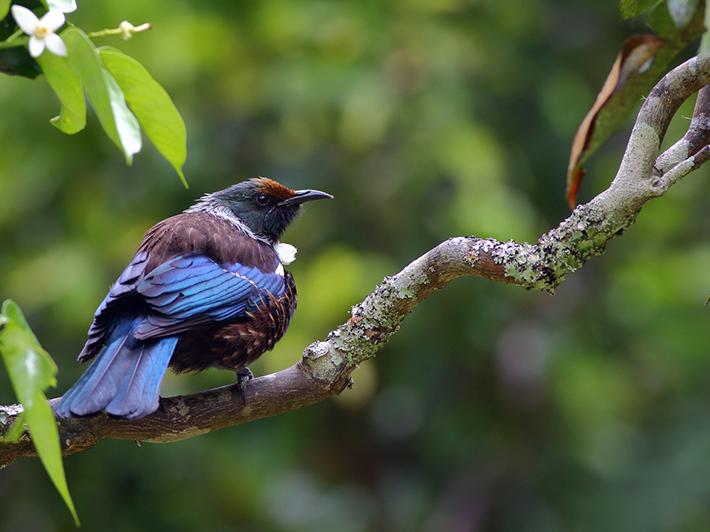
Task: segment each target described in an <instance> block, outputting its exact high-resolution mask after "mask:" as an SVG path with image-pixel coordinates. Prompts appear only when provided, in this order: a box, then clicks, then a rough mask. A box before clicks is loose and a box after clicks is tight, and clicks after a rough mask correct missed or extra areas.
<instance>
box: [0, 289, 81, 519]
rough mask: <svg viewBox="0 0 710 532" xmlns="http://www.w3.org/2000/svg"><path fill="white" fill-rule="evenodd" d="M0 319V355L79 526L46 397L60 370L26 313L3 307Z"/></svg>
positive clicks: (34, 437) (34, 440)
mask: <svg viewBox="0 0 710 532" xmlns="http://www.w3.org/2000/svg"><path fill="white" fill-rule="evenodd" d="M0 318H2V329H1V330H0V355H2V359H3V361H4V362H5V366H6V367H7V372H8V375H9V377H10V382H11V383H12V388H13V389H14V391H15V394H16V395H17V398H18V399H19V401H20V402H21V403H22V406H23V409H24V421H25V423H27V425H28V427H29V431H30V435H31V436H32V443H33V444H34V446H35V449H37V454H38V455H39V458H40V460H41V461H42V465H44V468H45V469H46V471H47V474H48V475H49V478H50V479H51V480H52V483H53V484H54V486H55V487H56V488H57V491H58V492H59V494H60V495H61V497H62V499H64V502H65V503H66V505H67V507H68V508H69V511H70V512H71V514H72V516H73V517H74V521H75V522H76V524H77V525H78V524H79V518H78V517H77V514H76V510H75V508H74V503H73V502H72V499H71V496H70V495H69V488H68V486H67V481H66V477H65V475H64V466H63V464H62V453H61V447H60V444H59V431H58V430H57V423H56V420H55V418H54V413H53V412H52V409H51V407H50V406H49V402H48V401H47V398H46V397H45V395H44V390H45V389H46V388H48V387H49V386H55V385H56V378H55V376H56V374H57V366H56V365H55V364H54V361H53V360H52V358H51V357H50V356H49V354H48V353H47V352H46V351H45V350H44V349H42V346H40V345H39V342H38V341H37V338H36V337H35V335H34V334H33V333H32V330H31V329H30V327H29V325H28V324H27V320H26V319H25V317H24V316H23V315H22V311H21V310H20V308H19V307H18V306H17V305H16V304H15V303H14V302H13V301H10V300H7V301H5V303H3V306H2V313H1V314H0ZM18 421H19V420H18ZM13 430H15V427H14V426H13V427H12V429H11V431H13Z"/></svg>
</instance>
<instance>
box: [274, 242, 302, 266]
mask: <svg viewBox="0 0 710 532" xmlns="http://www.w3.org/2000/svg"><path fill="white" fill-rule="evenodd" d="M274 250H276V254H277V255H278V256H279V260H280V261H281V264H283V265H285V266H288V265H289V264H291V263H292V262H293V261H295V260H296V253H297V252H298V250H297V249H296V248H295V247H294V246H292V245H291V244H285V243H284V242H277V243H276V244H274Z"/></svg>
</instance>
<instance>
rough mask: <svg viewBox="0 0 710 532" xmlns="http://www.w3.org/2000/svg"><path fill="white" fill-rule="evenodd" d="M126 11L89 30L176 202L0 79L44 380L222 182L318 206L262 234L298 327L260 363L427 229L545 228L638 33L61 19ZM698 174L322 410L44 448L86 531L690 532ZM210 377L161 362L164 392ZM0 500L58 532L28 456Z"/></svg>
mask: <svg viewBox="0 0 710 532" xmlns="http://www.w3.org/2000/svg"><path fill="white" fill-rule="evenodd" d="M123 19H128V20H130V21H132V22H133V23H135V24H138V23H140V22H144V21H151V22H153V23H154V29H153V30H152V31H151V32H147V33H144V34H141V35H140V36H137V37H136V38H134V39H133V40H131V41H129V42H126V43H124V42H122V41H121V40H120V39H115V40H113V41H111V40H104V41H101V43H100V44H102V45H103V44H104V43H105V44H108V45H110V46H115V47H117V48H120V49H121V50H123V51H125V52H126V53H128V54H130V55H131V56H133V57H135V58H136V59H138V60H139V61H140V62H141V63H142V64H143V65H144V66H145V67H146V68H147V69H148V71H149V72H150V73H151V75H152V76H153V77H154V78H155V79H156V80H157V81H158V82H159V83H160V84H161V85H162V86H163V87H166V89H167V91H168V92H169V94H170V95H171V96H172V97H173V98H174V100H175V102H176V104H177V106H178V109H179V110H180V111H181V113H182V114H183V117H184V118H185V122H186V123H187V124H188V146H189V158H188V160H187V164H186V166H185V174H186V175H188V176H189V179H190V185H191V189H190V190H185V189H184V188H183V187H182V186H181V185H180V183H179V182H178V181H177V180H176V179H175V176H174V170H173V169H172V168H171V167H170V165H169V164H167V163H166V162H165V161H164V160H163V159H162V157H161V155H160V154H159V152H158V151H157V150H156V149H154V148H153V147H150V146H149V145H147V142H145V140H146V139H144V144H146V145H145V146H144V148H143V150H142V152H141V153H140V154H139V155H138V156H136V157H135V160H134V162H133V166H131V167H126V166H125V164H124V161H123V158H122V157H121V156H120V155H118V154H117V152H116V149H115V147H114V146H113V145H112V143H111V141H110V140H109V139H107V138H106V135H105V134H104V133H103V132H102V131H101V126H100V124H99V122H98V120H97V119H96V116H95V115H94V114H93V112H90V113H89V114H88V125H87V128H86V129H85V130H84V131H81V132H79V133H77V134H76V135H73V136H66V135H63V134H62V133H60V132H59V131H58V130H57V129H56V128H54V127H51V125H49V123H48V120H49V119H50V118H52V117H53V116H55V115H57V110H58V108H59V105H58V101H57V99H56V97H55V96H54V94H53V93H52V91H51V90H50V88H49V87H48V86H47V85H46V84H45V83H40V82H36V81H32V80H28V79H24V78H18V77H13V78H9V77H2V78H0V108H1V109H3V113H2V120H0V146H1V148H0V168H2V172H0V190H2V194H0V242H2V251H0V298H5V297H11V298H13V299H14V300H16V301H17V302H18V303H19V304H20V305H21V306H22V308H23V309H24V310H25V312H26V313H27V318H28V320H29V321H30V323H31V324H32V326H33V328H34V330H35V332H36V333H37V335H38V337H39V338H40V339H41V341H42V345H43V346H44V347H45V349H47V351H48V352H49V353H51V354H52V356H53V357H54V359H55V361H56V362H57V364H58V366H59V373H58V388H57V393H61V392H63V391H64V390H66V388H68V386H69V385H70V384H71V383H72V382H73V381H74V380H75V379H76V378H77V377H78V376H79V374H80V372H81V369H82V368H81V367H80V366H78V365H77V364H76V363H75V362H74V358H75V356H76V354H77V353H78V352H79V351H80V349H81V346H82V343H83V340H84V335H85V332H86V327H87V326H88V323H89V321H90V317H91V314H92V313H93V311H94V309H95V307H96V306H97V305H98V303H99V302H100V301H101V299H102V297H103V296H104V294H105V292H106V290H107V289H108V287H109V285H110V283H111V282H112V281H113V280H114V279H115V277H116V275H117V274H118V273H119V272H120V271H121V269H122V268H123V267H124V266H125V263H126V261H127V260H128V258H129V257H130V255H131V254H132V253H133V251H134V250H135V247H136V245H137V243H138V241H139V240H140V238H141V236H142V234H143V232H144V231H145V229H147V228H148V227H149V226H150V225H151V224H153V223H155V222H156V221H158V220H160V219H162V218H164V217H167V216H169V215H171V214H174V213H175V212H178V211H180V210H182V209H183V208H185V207H186V206H187V205H189V204H190V202H191V201H193V200H194V199H195V198H196V197H197V196H198V195H200V194H201V193H203V192H208V191H213V190H216V189H219V188H222V187H225V186H227V185H229V184H231V183H233V182H234V181H236V180H238V179H240V178H245V177H250V176H254V175H267V176H271V177H275V178H278V179H281V180H283V181H284V182H286V183H288V184H290V185H292V186H295V187H312V188H322V189H324V190H328V191H330V192H333V193H334V194H335V195H336V198H337V199H336V202H337V203H331V204H327V205H326V204H322V205H315V204H314V205H312V206H309V207H308V208H307V209H306V212H305V213H304V215H303V216H302V218H301V219H300V220H299V221H298V222H297V223H296V224H295V225H294V227H293V228H292V229H291V230H290V231H289V233H288V235H287V238H286V239H285V240H286V241H288V242H291V243H293V244H295V245H297V246H298V248H299V259H298V260H297V261H296V262H295V263H294V264H293V265H292V266H291V270H292V271H293V272H294V275H295V276H296V280H297V282H298V286H299V292H300V298H299V311H298V313H297V315H296V318H295V320H294V322H293V325H292V327H291V329H290V331H289V333H288V334H287V336H286V338H285V339H284V340H283V341H282V342H281V343H280V344H279V346H278V347H277V349H276V350H275V351H274V352H273V353H270V354H268V355H267V356H265V357H264V358H263V359H262V360H261V361H260V362H259V363H258V364H256V365H255V366H254V367H253V368H252V369H254V371H255V372H256V373H257V374H258V373H265V372H270V371H273V370H277V369H280V368H283V367H285V366H287V365H289V364H291V363H293V362H294V361H296V360H297V359H298V356H299V354H300V352H301V351H302V349H303V347H304V346H305V345H307V344H308V343H309V342H311V341H312V340H314V339H317V338H320V337H322V336H323V335H324V334H325V333H327V331H328V330H330V329H331V328H332V327H333V326H335V325H337V324H338V323H340V322H342V321H343V320H345V319H346V318H347V311H348V309H349V308H350V306H351V305H352V304H354V303H356V302H357V301H358V300H359V299H360V298H361V297H362V296H363V295H365V294H366V293H367V292H369V291H370V289H371V288H372V287H373V286H374V284H375V283H376V282H377V281H378V280H380V279H381V277H382V276H383V275H385V274H389V273H392V272H394V271H396V270H398V269H399V268H400V267H401V266H403V265H404V264H405V263H407V262H408V261H410V260H411V259H412V258H414V257H415V256H417V255H418V254H420V253H422V252H423V251H425V250H427V249H428V248H430V247H431V246H433V245H434V244H436V243H437V242H439V241H441V240H443V239H444V238H446V237H448V236H450V235H453V234H477V235H481V236H495V237H498V238H503V239H508V238H515V239H519V240H525V239H528V240H530V239H534V238H535V237H536V236H537V235H538V234H539V233H540V232H542V231H544V230H545V229H546V228H548V227H549V226H550V225H551V224H554V223H557V221H559V220H560V219H561V218H562V217H564V216H565V215H566V213H567V209H566V207H565V203H564V198H563V190H564V181H565V178H564V175H565V169H566V166H567V156H568V153H569V145H570V142H571V139H572V136H573V134H574V131H575V129H576V127H577V125H578V123H579V121H580V120H581V119H582V117H583V116H584V114H585V112H586V110H587V109H588V107H589V106H590V105H591V103H592V102H593V101H594V97H595V94H596V91H597V90H598V89H599V88H600V87H601V84H602V83H603V80H604V78H605V77H606V74H607V72H608V70H609V68H610V66H611V63H612V61H613V60H614V58H615V56H616V53H617V51H618V47H619V45H620V44H621V43H622V42H623V39H624V37H625V36H626V35H628V34H629V33H630V32H632V31H643V30H644V29H645V27H644V25H643V23H642V22H640V21H638V20H631V21H621V20H620V17H619V14H618V5H617V4H616V3H615V2H598V1H596V0H565V1H563V0H555V1H553V0H529V1H527V2H525V3H524V4H521V3H518V2H501V1H487V0H482V1H478V2H470V3H469V2H465V1H461V0H393V1H388V2H384V1H376V2H362V1H356V0H351V1H343V2H328V1H293V0H263V1H261V2H247V1H239V2H235V1H227V0H223V1H209V2H207V1H202V2H198V1H186V0H185V1H179V2H175V1H168V0H153V1H151V2H146V1H137V0H126V1H123V2H118V1H109V2H100V3H98V2H96V3H88V2H83V3H82V2H79V11H78V12H77V13H75V14H73V15H72V20H73V21H74V22H75V23H77V25H79V26H80V27H82V28H85V29H86V30H91V29H101V28H105V27H111V26H115V25H116V24H117V23H118V22H119V21H121V20H123ZM112 73H113V74H114V76H115V79H116V82H117V83H118V84H119V86H122V85H121V80H120V79H119V76H118V75H117V74H116V73H115V72H113V71H112ZM126 94H127V99H128V100H129V104H130V96H129V91H126ZM692 103H693V102H688V103H687V104H686V105H685V106H684V107H683V109H682V111H681V113H680V114H679V116H678V117H677V118H676V119H675V120H674V123H673V125H672V126H671V129H670V132H669V137H671V138H673V137H675V138H677V137H678V136H679V135H681V134H682V132H683V128H684V127H686V126H687V123H688V119H687V117H688V116H690V114H691V113H692ZM139 118H140V117H139ZM60 120H61V119H60ZM626 135H627V131H622V132H620V133H618V134H617V135H615V136H613V137H612V138H611V140H610V141H609V142H608V144H606V145H605V146H603V147H602V148H601V149H600V150H599V151H598V152H597V153H596V154H595V156H594V157H593V158H592V159H591V160H590V161H589V162H588V164H587V167H588V169H589V173H588V176H587V179H586V180H585V182H584V184H583V186H582V190H581V196H580V200H581V201H585V200H586V199H589V198H590V197H591V195H592V194H594V193H595V192H597V191H599V190H601V189H602V188H604V187H605V186H606V184H607V183H608V180H609V179H610V178H611V176H612V175H613V174H614V172H615V170H616V166H617V164H618V161H619V159H620V155H621V151H622V149H623V145H624V142H625V139H626ZM157 144H158V143H157V142H156V145H157ZM158 147H159V146H158ZM708 177H709V172H708V170H707V169H703V170H701V171H699V172H697V173H695V174H693V175H691V176H689V177H688V179H687V180H685V181H684V182H683V183H681V184H680V185H679V186H677V187H676V188H674V189H673V190H672V191H671V193H670V194H668V196H667V197H664V198H663V199H662V200H660V201H656V202H653V203H651V204H649V205H648V206H647V208H646V209H645V210H644V212H643V213H642V214H641V216H640V217H639V220H638V223H637V225H636V226H635V227H634V228H633V229H632V230H630V231H629V232H628V233H627V234H625V235H624V236H623V237H622V238H621V239H619V240H617V241H615V242H614V243H613V244H612V245H611V246H610V249H609V251H608V253H607V254H606V255H605V256H604V257H603V258H600V259H595V260H594V261H592V262H591V263H590V264H589V265H588V266H587V267H585V268H584V269H583V270H582V271H580V272H578V273H577V274H575V275H572V276H571V277H570V278H569V280H568V281H567V282H566V283H565V284H564V285H563V286H562V287H561V289H560V290H559V292H558V294H557V295H556V296H554V297H550V296H548V295H544V294H537V293H533V292H526V291H524V290H521V289H518V288H515V287H509V286H503V285H498V284H492V283H489V282H485V281H481V280H470V279H469V280H461V281H457V283H456V285H455V286H454V287H452V288H451V289H448V290H445V291H442V292H440V293H437V294H436V295H435V296H433V297H432V299H431V300H430V301H428V302H427V303H425V304H424V305H422V306H421V307H420V308H419V309H417V312H416V313H415V314H414V315H413V316H412V317H411V318H410V319H408V321H407V322H405V324H404V325H403V327H402V330H401V331H400V333H399V334H398V335H397V336H396V337H395V338H394V339H393V340H392V342H391V343H390V344H388V346H387V347H385V349H384V350H383V351H382V353H381V355H380V356H378V358H377V359H376V360H375V361H373V362H371V363H368V364H365V365H363V367H362V368H360V370H358V372H357V373H356V375H355V387H354V388H353V390H351V391H349V392H347V393H346V394H344V395H343V397H342V398H339V399H337V400H332V401H328V402H326V403H324V404H321V405H317V406H315V407H311V408H308V409H306V410H303V411H300V412H294V413H290V414H288V415H284V416H280V417H278V418H275V419H271V420H265V421H261V422H258V423H253V424H250V425H246V426H242V427H238V428H234V429H227V430H224V431H221V432H217V433H214V434H209V435H205V436H202V437H199V438H196V439H192V440H189V441H185V442H182V443H177V444H172V445H167V446H157V445H150V444H144V445H142V446H141V447H140V448H138V447H136V446H135V445H134V444H133V443H131V442H103V443H102V444H100V445H99V446H98V447H97V448H95V449H93V450H91V451H89V452H86V453H82V454H79V455H76V456H72V457H69V458H67V459H66V461H65V467H66V473H67V479H68V482H69V486H70V488H71V492H72V496H73V498H74V502H75V503H76V507H77V510H78V512H79V515H81V518H82V523H83V525H84V527H85V528H86V529H87V530H100V529H106V530H185V531H187V530H210V531H212V530H215V531H216V530H234V529H238V530H247V531H248V530H253V531H262V530H263V531H281V530H285V531H295V532H300V531H311V530H338V531H345V532H348V531H369V530H378V531H380V530H384V531H400V530H402V531H409V530H430V531H439V530H492V529H496V530H510V531H521V530H522V531H528V530H530V531H533V530H545V531H557V530H559V531H567V530H580V531H587V530H588V531H597V530H623V531H655V530H664V531H665V530H701V529H703V528H704V527H705V526H706V525H707V524H708V522H710V509H709V508H710V507H709V506H708V500H710V481H708V479H709V478H710V414H708V404H709V403H710V378H709V376H710V347H709V344H710V342H709V340H710V336H709V334H708V324H709V323H710V322H709V321H708V320H709V319H710V315H709V314H708V312H709V310H708V307H705V306H703V303H704V301H705V299H706V297H707V295H708V294H709V293H710V277H708V274H707V271H708V264H710V244H709V243H708V239H707V235H708V233H709V231H710V215H709V214H708V212H710V211H709V210H708V203H707V198H709V197H710V181H709V180H708ZM5 379H6V378H5V375H4V374H3V375H2V376H0V401H2V402H11V401H13V400H14V395H13V393H12V391H11V388H10V384H9V382H8V381H7V380H5ZM232 380H233V376H232V375H231V374H229V373H226V372H219V371H211V372H207V373H205V374H203V375H199V376H187V377H179V378H178V377H175V376H171V377H169V378H168V379H167V381H166V383H165V385H164V389H163V391H164V393H165V394H175V393H187V392H192V391H197V390H200V389H204V388H206V387H209V386H214V385H219V384H224V383H227V382H232ZM50 393H51V392H50ZM0 497H1V498H2V500H3V501H6V503H5V504H3V509H2V511H1V512H0V531H3V532H4V531H5V530H8V531H15V530H38V531H44V530H49V531H52V530H73V529H74V525H73V521H72V519H71V517H70V515H69V514H68V513H67V512H66V509H65V508H64V506H63V502H62V501H61V499H60V497H59V496H58V495H57V494H56V492H55V491H54V488H53V487H52V485H51V484H50V483H49V482H47V477H46V474H45V473H44V471H43V469H42V466H41V464H40V463H39V461H36V460H25V461H20V462H18V463H16V464H14V465H13V466H12V467H11V468H8V469H7V470H3V471H2V472H0ZM8 501H11V503H9V502H8Z"/></svg>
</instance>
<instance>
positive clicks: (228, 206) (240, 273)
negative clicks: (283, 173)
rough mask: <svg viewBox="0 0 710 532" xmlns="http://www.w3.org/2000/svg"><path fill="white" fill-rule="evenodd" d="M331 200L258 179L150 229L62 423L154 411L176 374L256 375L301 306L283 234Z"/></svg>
mask: <svg viewBox="0 0 710 532" xmlns="http://www.w3.org/2000/svg"><path fill="white" fill-rule="evenodd" d="M332 197H333V196H331V195H330V194H326V193H325V192H320V191H318V190H292V189H290V188H288V187H286V186H284V185H282V184H280V183H277V182H276V181H273V180H271V179H266V178H256V179H250V180H248V181H243V182H241V183H237V184H236V185H232V186H231V187H229V188H227V189H225V190H221V191H219V192H214V193H212V194H207V195H205V196H203V197H202V198H201V199H200V200H199V201H198V202H197V203H196V204H195V205H193V206H192V207H190V208H189V209H187V210H186V211H184V212H182V213H181V214H178V215H177V216H173V217H171V218H168V219H167V220H164V221H162V222H160V223H158V224H157V225H155V226H154V227H153V228H151V229H150V230H149V231H148V232H147V233H146V235H145V237H144V238H143V242H142V243H141V245H140V247H139V248H138V251H137V252H136V254H135V256H134V257H133V260H131V262H130V264H129V265H128V267H127V268H126V269H125V270H124V271H123V273H122V274H121V275H120V276H119V278H118V280H117V281H116V282H115V283H114V284H113V286H112V287H111V290H110V291H109V293H108V295H107V296H106V298H105V299H104V300H103V302H102V303H101V304H100V305H99V308H98V309H97V311H96V313H95V314H94V320H93V322H92V323H91V327H90V328H89V334H88V339H87V341H86V344H85V345H84V349H83V350H82V351H81V353H80V354H79V361H80V362H86V361H88V360H91V359H93V362H92V364H91V365H90V366H89V368H88V369H87V370H86V372H85V373H84V374H83V375H82V376H81V378H80V379H79V380H78V381H77V382H76V383H75V384H74V385H73V386H72V387H71V389H69V391H67V393H66V394H64V396H63V397H62V398H61V400H60V401H59V402H58V404H57V406H56V408H55V411H56V413H57V415H58V416H60V417H70V416H72V415H77V416H83V415H88V414H93V413H96V412H100V411H104V412H106V413H108V414H111V415H114V416H119V417H124V418H129V419H136V418H140V417H143V416H145V415H148V414H150V413H151V412H154V411H155V410H156V409H157V408H158V399H159V397H158V393H159V391H160V383H161V381H162V380H163V375H164V374H165V371H166V370H167V368H168V366H171V367H172V368H173V370H175V371H176V372H183V371H200V370H203V369H205V368H208V367H217V368H223V369H230V370H236V371H237V375H238V377H239V378H240V379H244V378H250V377H251V372H250V371H249V370H248V368H247V365H248V364H250V363H251V362H253V361H254V360H256V359H257V358H258V357H259V356H261V355H262V354H263V353H264V352H265V351H268V350H270V349H272V348H273V347H274V344H275V343H276V342H277V341H278V340H279V339H280V338H281V337H282V336H283V334H284V333H285V332H286V329H287V327H288V324H289V321H290V319H291V316H292V315H293V313H294V311H295V310H296V285H295V283H294V281H293V277H292V276H291V274H290V273H288V272H287V271H285V270H284V267H283V265H285V264H290V263H291V262H292V261H293V260H294V259H295V254H296V248H294V247H293V246H290V245H288V244H283V243H280V242H279V238H280V237H281V234H282V233H283V232H284V230H285V229H286V227H287V226H288V225H289V224H290V223H291V222H292V221H293V219H294V218H295V217H296V215H297V214H298V212H299V210H300V208H301V204H302V203H304V202H306V201H311V200H317V199H324V198H329V199H332Z"/></svg>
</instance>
